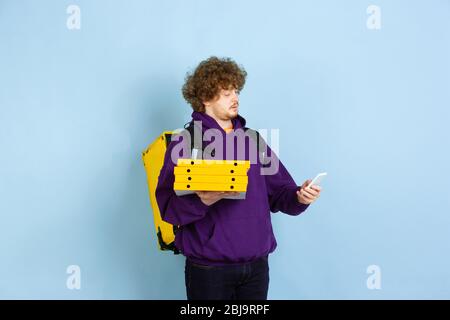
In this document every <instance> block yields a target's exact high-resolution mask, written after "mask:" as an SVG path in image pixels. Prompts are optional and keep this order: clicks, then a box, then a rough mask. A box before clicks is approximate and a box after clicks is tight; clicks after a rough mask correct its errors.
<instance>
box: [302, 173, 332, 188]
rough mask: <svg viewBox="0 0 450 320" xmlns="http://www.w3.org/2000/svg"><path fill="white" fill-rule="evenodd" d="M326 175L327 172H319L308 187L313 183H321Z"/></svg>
mask: <svg viewBox="0 0 450 320" xmlns="http://www.w3.org/2000/svg"><path fill="white" fill-rule="evenodd" d="M326 175H327V173H326V172H321V173H319V174H318V175H317V176H316V177H315V178H314V179H313V180H312V181H311V183H310V184H309V185H308V186H307V188H309V187H311V186H312V185H313V184H315V185H319V184H320V182H321V181H322V180H323V178H325V176H326Z"/></svg>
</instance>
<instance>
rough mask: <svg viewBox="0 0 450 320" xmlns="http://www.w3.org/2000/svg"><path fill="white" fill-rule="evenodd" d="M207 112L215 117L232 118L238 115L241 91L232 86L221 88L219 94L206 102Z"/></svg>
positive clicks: (221, 118)
mask: <svg viewBox="0 0 450 320" xmlns="http://www.w3.org/2000/svg"><path fill="white" fill-rule="evenodd" d="M204 104H205V109H206V111H205V112H206V113H207V114H208V115H210V116H212V117H213V118H214V119H220V120H231V119H234V118H236V117H237V115H238V107H239V91H237V90H236V89H234V88H232V89H229V90H223V89H221V90H220V92H219V95H218V96H217V97H216V98H215V99H213V100H211V101H207V102H205V103H204Z"/></svg>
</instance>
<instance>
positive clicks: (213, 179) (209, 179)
mask: <svg viewBox="0 0 450 320" xmlns="http://www.w3.org/2000/svg"><path fill="white" fill-rule="evenodd" d="M175 182H202V183H248V177H247V176H232V175H231V176H230V175H226V176H217V175H187V174H186V175H185V174H177V175H176V176H175Z"/></svg>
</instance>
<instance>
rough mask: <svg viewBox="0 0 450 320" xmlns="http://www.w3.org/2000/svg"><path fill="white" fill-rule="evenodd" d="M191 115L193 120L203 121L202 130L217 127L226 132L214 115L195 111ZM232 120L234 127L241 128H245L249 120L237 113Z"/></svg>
mask: <svg viewBox="0 0 450 320" xmlns="http://www.w3.org/2000/svg"><path fill="white" fill-rule="evenodd" d="M191 116H192V121H201V122H202V131H205V130H207V129H212V128H215V129H219V130H222V131H223V132H224V133H225V130H223V129H222V127H221V126H220V125H219V124H218V123H217V121H216V120H215V119H214V118H213V117H211V116H209V115H207V114H206V113H205V112H198V111H194V112H192V114H191ZM192 121H191V122H192ZM231 122H232V123H233V129H239V128H244V127H245V124H246V122H247V121H246V120H245V119H244V117H241V116H240V115H237V117H236V118H234V119H232V120H231Z"/></svg>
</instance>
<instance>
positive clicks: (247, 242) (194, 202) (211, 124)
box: [156, 111, 309, 266]
mask: <svg viewBox="0 0 450 320" xmlns="http://www.w3.org/2000/svg"><path fill="white" fill-rule="evenodd" d="M192 118H193V120H195V121H202V126H203V131H205V130H206V129H209V128H216V129H219V130H221V131H222V134H223V135H224V136H225V135H226V133H225V131H224V130H223V129H222V128H221V127H220V126H219V124H218V123H217V122H216V121H215V120H214V119H213V118H212V117H210V116H208V115H207V114H206V113H203V112H195V111H194V112H193V113H192ZM232 122H233V129H238V128H243V127H244V126H245V123H246V121H245V119H244V118H243V117H241V116H238V117H237V118H235V119H233V120H232ZM224 140H225V139H224ZM253 142H254V141H253ZM178 143H182V141H172V142H171V143H170V144H169V146H168V148H167V151H166V154H165V158H164V165H163V167H162V169H161V172H160V175H159V178H158V186H157V188H156V200H157V202H158V206H159V209H160V212H161V217H162V219H163V220H164V221H167V222H169V223H171V224H173V225H179V226H180V229H179V230H178V232H177V233H176V236H175V246H176V247H177V248H178V249H179V250H180V252H181V253H182V254H183V255H185V256H186V257H188V258H189V259H190V260H191V261H192V262H194V263H198V264H203V265H216V266H220V265H228V264H236V263H243V262H251V261H253V260H256V259H258V258H260V257H262V256H266V255H268V254H269V253H271V252H273V251H274V250H275V248H276V246H277V243H276V240H275V236H274V234H273V230H272V223H271V216H270V212H278V211H281V212H284V213H287V214H289V215H299V214H300V213H302V212H303V211H305V210H306V208H308V206H309V205H305V204H301V203H299V202H298V200H297V195H296V191H297V190H298V189H299V186H297V184H296V183H295V181H294V180H293V179H292V177H291V175H290V174H289V172H288V171H287V170H286V168H285V167H284V165H283V164H282V163H281V161H279V159H278V158H276V159H277V160H278V161H279V167H278V171H277V172H276V174H274V175H261V173H260V167H261V163H260V162H259V160H258V161H257V163H252V164H251V166H250V169H249V170H248V185H247V193H246V199H245V200H232V199H221V200H219V201H217V202H216V203H214V204H212V205H211V206H207V205H205V204H204V203H203V202H202V201H201V200H200V198H199V197H198V196H197V195H196V194H189V195H183V196H177V195H176V194H175V192H174V190H173V183H174V180H175V176H174V173H173V171H174V166H175V164H174V163H173V162H172V160H171V151H172V149H173V148H174V146H175V145H176V144H178ZM208 143H210V142H204V147H205V146H206V145H207V144H208ZM250 143H251V142H250ZM255 143H256V142H255ZM267 153H268V155H271V156H272V157H274V156H275V157H276V155H275V153H273V154H272V151H271V149H270V147H269V146H267ZM236 154H237V153H236V148H235V153H234V155H236ZM224 157H226V151H225V143H224ZM236 158H237V157H235V156H233V157H226V159H235V160H243V159H236ZM249 159H250V158H249V147H248V145H246V150H245V160H249ZM272 160H273V159H272Z"/></svg>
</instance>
